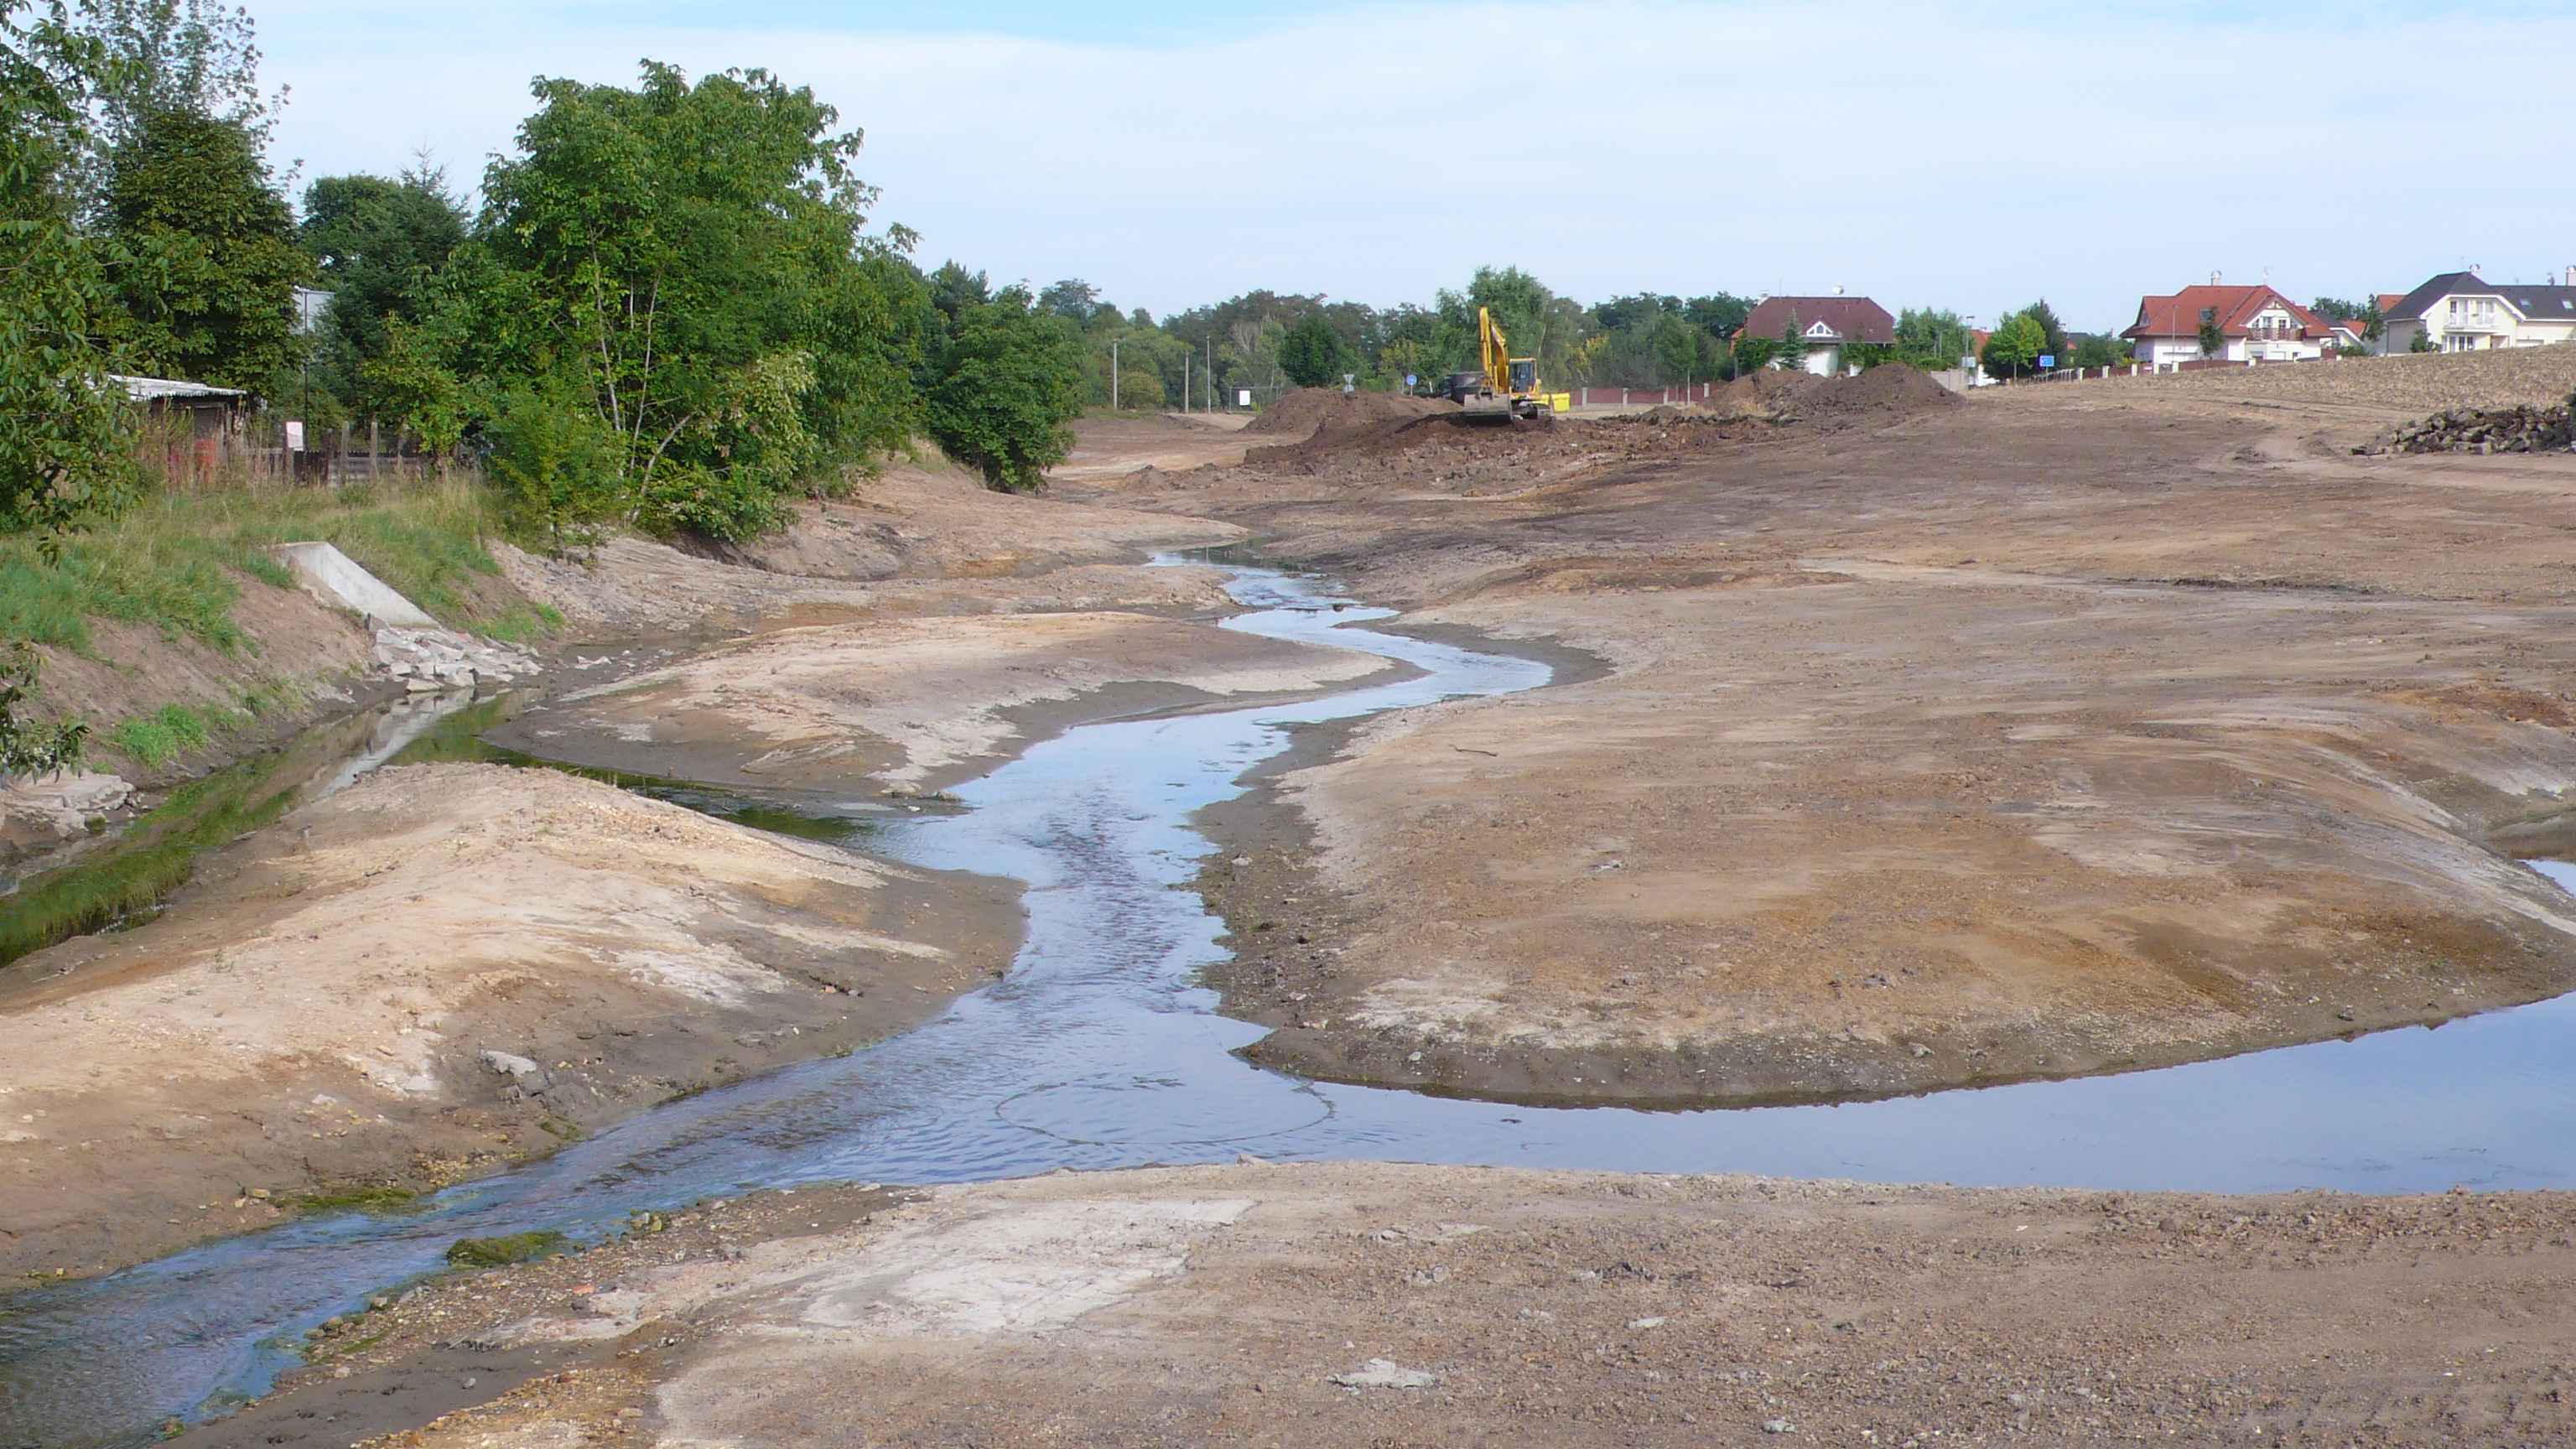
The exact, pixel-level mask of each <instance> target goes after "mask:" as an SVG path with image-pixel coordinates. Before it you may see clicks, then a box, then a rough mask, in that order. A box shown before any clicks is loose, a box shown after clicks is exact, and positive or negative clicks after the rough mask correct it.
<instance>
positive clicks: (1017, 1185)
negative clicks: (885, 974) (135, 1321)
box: [177, 1164, 2576, 1449]
mask: <svg viewBox="0 0 2576 1449" xmlns="http://www.w3.org/2000/svg"><path fill="white" fill-rule="evenodd" d="M2571 1235H2576V1203H2571V1201H2570V1199H2569V1197H2568V1196H2567V1195H2565V1194H2548V1195H2537V1196H2522V1195H2492V1196H2478V1197H2469V1196H2446V1197H2439V1198H2352V1197H2334V1196H2326V1195H2316V1196H2296V1197H2282V1198H2208V1197H2199V1196H2193V1195H2185V1194H2139V1195H2114V1194H2102V1193H2075V1192H1996V1191H1962V1190H1957V1189H1950V1188H1937V1187H1922V1188H1884V1187H1864V1186H1859V1185H1856V1184H1850V1183H1790V1182H1776V1181H1765V1180H1760V1179H1751V1178H1741V1177H1691V1178H1672V1177H1627V1176H1612V1175H1606V1174H1596V1173H1529V1172H1508V1171H1497V1170H1458V1169H1444V1168H1422V1167H1395V1166H1384V1165H1376V1164H1339V1165H1315V1166H1293V1167H1292V1166H1281V1167H1265V1166H1258V1165H1246V1166H1237V1167H1228V1168H1197V1169H1186V1170H1143V1171H1132V1172H1115V1173H1094V1174H1081V1175H1051V1176H1048V1177H1043V1178H1036V1179H1031V1180H1026V1181H1020V1182H1005V1183H991V1184H985V1185H980V1186H974V1187H959V1188H942V1189H938V1190H936V1191H933V1192H929V1193H890V1192H887V1191H884V1190H880V1189H873V1188H843V1189H820V1190H818V1189H804V1190H799V1191H797V1192H794V1193H760V1194H757V1195H755V1196H752V1197H750V1198H747V1199H745V1200H742V1201H739V1202H734V1203H729V1204H728V1203H718V1204H712V1205H705V1206H702V1207H700V1208H698V1209H694V1210H691V1211H687V1212H682V1213H677V1214H674V1215H672V1216H671V1217H670V1218H668V1219H667V1220H659V1221H656V1222H653V1223H647V1224H645V1225H644V1226H643V1228H642V1229H641V1230H639V1231H637V1232H635V1233H633V1234H631V1235H629V1236H627V1237H625V1238H624V1239H623V1240H621V1241H618V1242H616V1243H613V1244H610V1245H605V1246H602V1247H599V1248H595V1249H592V1250H590V1251H588V1252H584V1253H580V1254H577V1255H574V1256H570V1257H565V1258H559V1259H555V1260H552V1261H548V1262H543V1263H539V1264H535V1265H532V1266H528V1267H524V1268H515V1269H508V1270H502V1271H498V1272H493V1273H486V1274H479V1275H470V1276H458V1277H454V1278H451V1279H449V1280H447V1281H445V1282H442V1283H440V1284H437V1285H435V1286H432V1287H428V1288H425V1289H424V1290H423V1291H421V1292H419V1293H417V1294H414V1295H411V1296H408V1297H406V1298H405V1299H404V1300H403V1301H402V1302H401V1303H399V1304H397V1305H394V1306H391V1307H389V1308H386V1309H384V1310H383V1311H380V1312H375V1313H368V1314H363V1315H360V1316H357V1317H354V1318H352V1319H350V1320H348V1321H347V1322H346V1323H344V1324H342V1325H339V1326H338V1327H337V1328H336V1329H335V1331H333V1332H332V1333H330V1334H328V1335H326V1336H325V1337H323V1338H322V1339H321V1340H320V1341H319V1342H318V1343H317V1344H316V1345H315V1347H314V1348H313V1350H312V1352H311V1356H312V1358H313V1359H314V1360H315V1366H314V1367H313V1368H312V1369H310V1370H307V1371H305V1372H303V1373H302V1374H300V1375H299V1376H298V1378H297V1379H296V1380H294V1381H293V1382H291V1383H290V1384H289V1385H287V1386H285V1387H283V1388H281V1390H280V1391H279V1392H278V1393H276V1394H275V1395H273V1396H271V1397H270V1398H268V1399H266V1400H264V1401H262V1402H261V1403H259V1404H257V1405H254V1406H252V1407H250V1408H247V1409H245V1410H243V1411H242V1412H240V1413H238V1414H236V1415H234V1416H233V1417H231V1418H228V1419H225V1420H221V1421H218V1422H215V1423H212V1424H208V1425H204V1426H201V1427H198V1428H196V1429H194V1430H191V1431H190V1432H188V1433H187V1434H185V1435H183V1436H181V1437H180V1438H179V1440H178V1441H177V1442H179V1443H181V1444H183V1445H200V1446H207V1449H216V1446H222V1449H232V1446H244V1449H254V1446H267V1445H299V1444H300V1445H307V1446H317V1449H318V1446H329V1449H338V1446H340V1445H345V1444H351V1443H363V1444H367V1445H377V1444H382V1445H387V1446H404V1449H538V1446H544V1449H557V1446H572V1445H581V1444H599V1443H660V1444H671V1445H700V1444H728V1445H741V1446H746V1449H751V1446H763V1445H786V1444H824V1443H830V1444H883V1445H894V1444H1040V1443H1063V1444H1082V1445H1100V1446H1113V1445H1117V1446H1124V1445H1135V1446H1162V1445H1170V1444H1242V1445H1293V1446H1311V1445H1323V1444H1375V1445H1456V1444H1492V1445H1504V1444H1550V1445H1601V1446H1610V1445H1618V1446H1649V1445H1674V1446H1700V1445H1712V1444H1714V1445H1743V1446H1752V1445H1773V1444H1836V1445H1853V1444H1860V1445H1884V1446H1887V1449H1899V1446H1903V1445H1913V1446H1916V1449H1929V1446H1935V1445H1942V1444H1979V1443H1997V1442H2010V1443H2018V1444H2043V1445H2051V1444H2066V1445H2073V1444H2103V1443H2160V1444H2172V1443H2191V1444H2209V1443H2222V1442H2224V1443H2249V1444H2250V1443H2275V1442H2278V1443H2295V1444H2336V1445H2340V1444H2350V1443H2363V1444H2373V1445H2412V1444H2459V1445H2487V1444H2495V1445H2525V1444H2540V1443H2554V1442H2563V1441H2564V1440H2565V1438H2566V1437H2567V1436H2568V1435H2569V1434H2570V1433H2571V1432H2576V1411H2571V1408H2570V1406H2569V1404H2568V1402H2567V1395H2568V1394H2569V1392H2570V1390H2571V1388H2576V1385H2571V1384H2570V1382H2569V1374H2570V1369H2569V1367H2568V1365H2569V1356H2570V1352H2571V1348H2576V1295H2571V1292H2570V1289H2569V1283H2570V1281H2571V1278H2576V1237H2571Z"/></svg>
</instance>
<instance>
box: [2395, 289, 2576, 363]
mask: <svg viewBox="0 0 2576 1449" xmlns="http://www.w3.org/2000/svg"><path fill="white" fill-rule="evenodd" d="M2569 280H2570V281H2576V268H2571V269H2570V275H2569ZM2382 321H2383V326H2382V331H2381V337H2380V348H2381V350H2382V351H2386V352H2411V351H2413V350H2414V349H2415V339H2416V338H2418V337H2423V338H2427V339H2430V342H2431V349H2432V350H2433V351H2436V352H2486V351H2490V350H2492V349H2495V348H2500V347H2543V346H2546V345H2548V344H2549V343H2552V342H2567V341H2576V286H2552V285H2548V284H2545V283H2544V284H2542V285H2539V286H2524V285H2522V284H2520V283H2515V284H2513V285H2510V286H2501V287H2500V286H2496V285H2494V284H2492V283H2490V282H2488V281H2486V280H2485V279H2484V278H2482V277H2480V276H2479V275H2478V274H2477V273H2476V272H2449V273H2446V274H2444V275H2442V276H2438V277H2435V278H2434V279H2433V280H2431V281H2429V282H2426V283H2425V284H2424V285H2422V286H2420V287H2417V288H2416V289H2415V290H2414V291H2412V292H2409V293H2407V294H2406V295H2405V296H2403V297H2401V298H2399V299H2397V301H2396V302H2395V303H2394V304H2393V305H2391V306H2388V307H2386V308H2384V309H2383V318H2382Z"/></svg>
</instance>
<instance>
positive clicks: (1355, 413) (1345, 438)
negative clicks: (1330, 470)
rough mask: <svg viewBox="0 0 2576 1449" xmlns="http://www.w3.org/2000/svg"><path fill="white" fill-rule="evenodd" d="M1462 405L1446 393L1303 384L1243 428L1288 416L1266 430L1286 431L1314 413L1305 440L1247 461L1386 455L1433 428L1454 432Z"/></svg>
mask: <svg viewBox="0 0 2576 1449" xmlns="http://www.w3.org/2000/svg"><path fill="white" fill-rule="evenodd" d="M1457 416H1458V405H1457V404H1456V403H1453V402H1450V401H1449V400H1447V399H1446V398H1427V397H1401V396H1398V395H1395V394H1392V393H1383V392H1355V393H1338V392H1333V391H1330V390H1328V389H1325V388H1319V387H1316V388H1301V389H1299V390H1298V391H1296V392H1292V393H1290V394H1289V395H1288V396H1287V397H1285V398H1283V399H1281V400H1280V402H1279V405H1278V406H1276V407H1274V408H1272V409H1271V410H1270V411H1269V412H1267V413H1264V414H1262V415H1261V416H1260V417H1258V418H1256V419H1254V420H1253V421H1252V422H1251V423H1250V424H1249V425H1247V426H1246V427H1245V429H1244V431H1246V432H1250V431H1252V430H1253V429H1254V428H1262V427H1264V425H1265V424H1268V423H1269V422H1270V420H1271V419H1273V418H1281V417H1284V419H1285V420H1284V421H1282V422H1281V423H1279V424H1278V425H1277V426H1275V427H1269V428H1267V429H1266V430H1267V431H1271V432H1282V433H1284V432H1288V431H1289V430H1290V428H1292V427H1294V426H1297V425H1298V423H1297V420H1298V419H1299V418H1310V419H1312V420H1313V421H1312V423H1311V424H1309V425H1308V426H1309V431H1308V432H1307V434H1306V435H1305V437H1304V438H1303V439H1301V440H1300V441H1297V442H1291V443H1279V444H1275V445H1273V446H1271V447H1267V448H1252V449H1249V450H1247V451H1246V452H1245V453H1244V455H1243V460H1244V461H1245V462H1246V463H1251V464H1257V465H1262V464H1266V465H1269V466H1273V467H1276V466H1279V465H1282V464H1301V463H1312V462H1315V461H1318V460H1321V459H1325V458H1332V457H1341V456H1349V455H1382V454H1385V453H1391V452H1394V453H1400V452H1404V451H1406V450H1408V449H1411V448H1413V447H1415V446H1417V445H1419V444H1420V443H1421V442H1423V441H1424V438H1425V436H1426V435H1427V434H1429V433H1443V434H1445V433H1450V432H1454V431H1456V428H1455V427H1454V426H1453V424H1454V423H1455V422H1456V420H1457Z"/></svg>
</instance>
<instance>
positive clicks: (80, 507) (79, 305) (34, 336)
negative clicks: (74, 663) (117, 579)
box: [0, 6, 141, 688]
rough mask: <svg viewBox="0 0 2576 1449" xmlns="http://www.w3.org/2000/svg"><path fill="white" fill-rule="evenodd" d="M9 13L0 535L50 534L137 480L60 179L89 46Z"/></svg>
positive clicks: (104, 284)
mask: <svg viewBox="0 0 2576 1449" xmlns="http://www.w3.org/2000/svg"><path fill="white" fill-rule="evenodd" d="M18 8H19V7H16V6H8V7H0V528H6V529H10V530H23V529H44V530H59V529H63V528H67V527H70V526H72V525H73V524H75V523H77V522H78V521H80V520H81V519H82V518H83V517H85V516H87V515H92V514H104V513H110V512H114V511H115V510H116V509H117V508H119V507H121V506H123V505H124V503H126V502H127V501H128V500H129V499H130V498H131V497H132V496H133V494H134V492H135V490H136V489H137V488H138V487H139V486H140V483H141V472H140V470H139V469H138V468H137V467H136V466H135V465H134V462H133V453H132V448H133V442H132V438H131V436H130V433H129V419H128V415H127V412H126V409H125V407H124V406H123V397H122V395H121V394H120V393H119V392H118V390H117V387H116V384H115V383H114V382H112V381H111V380H110V379H109V376H108V374H109V372H110V371H111V358H110V355H109V354H108V352H107V351H106V350H105V349H104V347H103V346H102V345H101V341H100V338H101V334H102V332H103V331H104V330H105V328H106V325H107V321H108V318H109V316H110V314H111V313H112V312H113V310H114V307H115V299H114V296H113V294H112V293H111V291H110V289H109V286H108V281H107V275H106V272H105V269H104V268H103V266H102V265H101V259H100V257H99V255H98V249H97V247H96V245H95V244H94V243H93V241H92V239H91V238H89V237H88V236H86V235H85V234H84V233H83V232H82V230H81V229H80V227H78V226H77V225H76V224H75V222H74V218H73V204H74V203H73V198H72V196H71V194H70V192H69V190H68V188H67V182H66V176H65V169H66V166H67V165H68V162H69V159H70V157H71V156H72V155H74V154H75V153H76V152H77V151H78V150H79V149H80V147H81V146H82V145H83V144H84V142H85V140H86V124H85V122H84V119H83V116H82V89H83V87H84V85H85V84H86V74H87V72H88V71H89V70H91V69H92V68H94V67H95V66H96V64H97V63H98V62H99V60H100V50H99V47H97V46H96V45H95V44H94V43H93V42H89V41H86V40H84V39H83V38H82V37H80V36H79V35H77V34H75V33H73V32H71V31H70V30H68V29H67V27H66V26H65V25H64V23H63V16H62V14H61V13H60V11H59V10H56V11H55V12H54V13H52V14H44V13H41V12H40V13H39V14H38V15H37V16H36V17H35V18H33V19H29V20H22V19H21V17H20V16H19V15H18V13H17V11H18ZM27 683H28V687H29V688H32V687H33V675H32V674H30V675H29V676H28V682H27Z"/></svg>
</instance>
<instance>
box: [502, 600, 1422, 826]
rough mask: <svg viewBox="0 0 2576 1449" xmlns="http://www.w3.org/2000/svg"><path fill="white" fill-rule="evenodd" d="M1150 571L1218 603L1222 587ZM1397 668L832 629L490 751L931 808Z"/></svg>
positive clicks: (746, 645) (527, 718)
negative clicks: (894, 795) (1037, 747)
mask: <svg viewBox="0 0 2576 1449" xmlns="http://www.w3.org/2000/svg"><path fill="white" fill-rule="evenodd" d="M1155 572H1157V573H1167V574H1176V575H1183V576H1186V577H1185V578H1183V579H1182V580H1180V583H1181V585H1182V586H1183V587H1187V588H1192V589H1197V588H1208V589H1210V590H1212V591H1213V590H1214V580H1215V579H1217V578H1218V577H1220V576H1219V575H1218V574H1217V571H1215V570H1213V569H1159V570H1155ZM1217 597H1219V598H1220V599H1222V598H1223V597H1224V596H1223V594H1222V593H1221V592H1220V593H1218V594H1217ZM1399 668H1400V666H1396V665H1393V664H1390V663H1389V662H1388V661H1386V660H1383V659H1380V658H1377V657H1375V656H1373V655H1366V654H1361V653H1358V652H1356V651H1345V650H1335V649H1319V648H1313V647H1309V646H1306V645H1300V644H1294V643H1288V642H1283V641H1279V640H1272V639H1261V638H1256V637H1253V636H1250V635H1246V634H1240V633H1235V632H1232V631H1230V630H1225V629H1221V628H1218V627H1216V625H1215V624H1214V623H1212V622H1205V621H1188V620H1177V619H1164V618H1155V617H1152V616H1149V615H1143V614H1134V613H1124V612H1108V611H1096V610H1086V611H1079V612H1067V613H1047V614H1012V615H1003V616H993V615H984V616H964V617H944V618H920V619H899V620H889V621H882V622H865V623H847V624H833V625H821V626H815V627H810V628H792V629H778V630H773V631H770V632H768V633H764V634H760V635H756V636H753V637H751V638H748V639H745V640H742V641H739V642H737V643H733V644H728V645H723V646H719V647H716V648H714V649H711V650H708V651H706V652H704V653H701V654H699V655H696V656H694V657H692V658H690V659H687V660H685V661H682V662H680V663H677V664H673V665H671V666H669V667H666V668H662V669H656V670H651V671H648V672H645V673H642V674H639V675H637V676H635V677H633V678H631V679H627V680H623V681H620V682H618V683H616V684H613V685H606V686H601V687H599V688H595V689H590V690H584V691H578V692H575V693H571V694H567V695H565V696H563V697H562V698H561V699H559V700H557V701H555V702H553V703H552V704H550V705H549V706H547V707H546V708H545V709H543V710H542V711H532V712H530V713H528V714H524V715H522V716H521V717H520V718H518V719H517V720H515V721H513V722H512V723H511V724H509V725H507V726H505V727H503V728H502V729H500V730H496V731H495V732H493V735H492V738H493V739H494V740H495V741H496V742H498V743H502V744H505V745H509V746H511V747H514V748H519V749H524V750H527V751H530V752H532V753H537V754H542V755H544V756H546V757H547V758H549V759H558V760H566V761H570V762H572V763H576V764H583V765H594V766H598V767H601V768H607V769H617V770H633V771H638V772H643V773H651V774H662V775H669V776H673V777H676V778H680V779H688V780H700V781H709V782H713V783H718V784H739V785H745V786H751V787H757V788H766V789H789V790H797V791H804V792H818V791H819V792H832V791H839V792H844V793H851V792H855V793H858V794H863V795H874V794H876V793H878V792H879V791H880V790H881V789H885V788H888V787H891V788H892V789H894V790H897V791H900V792H903V793H905V794H913V795H918V794H924V793H930V792H935V791H937V790H940V789H942V788H944V787H946V786H948V785H950V784H953V783H955V782H957V781H958V780H961V779H964V778H967V777H969V776H971V775H974V774H978V773H982V772H983V771H985V770H989V769H990V768H991V767H992V765H993V764H994V763H995V762H996V761H998V760H999V759H1001V758H1004V757H1006V756H1007V755H1008V754H1010V753H1011V752H1013V751H1015V750H1017V749H1018V748H1021V747H1023V746H1025V745H1026V744H1027V743H1028V742H1029V741H1030V740H1033V739H1039V738H1045V737H1047V736H1050V735H1053V734H1056V733H1060V732H1062V731H1063V730H1065V729H1068V728H1071V727H1072V726H1074V725H1077V724H1083V723H1088V722H1090V721H1093V720H1100V719H1113V718H1124V717H1132V716H1135V715H1140V714H1147V713H1153V712H1156V711H1160V710H1165V709H1179V708H1190V707H1194V706H1198V705H1208V704H1214V703H1217V702H1224V703H1226V704H1228V705H1244V704H1252V703H1257V702H1260V701H1263V700H1276V699H1286V698H1292V697H1298V696H1301V695H1304V694H1309V693H1312V692H1314V691H1317V690H1322V689H1341V688H1350V687H1355V686H1357V685H1358V684H1359V683H1360V682H1361V681H1363V680H1376V679H1382V678H1393V677H1397V672H1398V670H1399Z"/></svg>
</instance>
